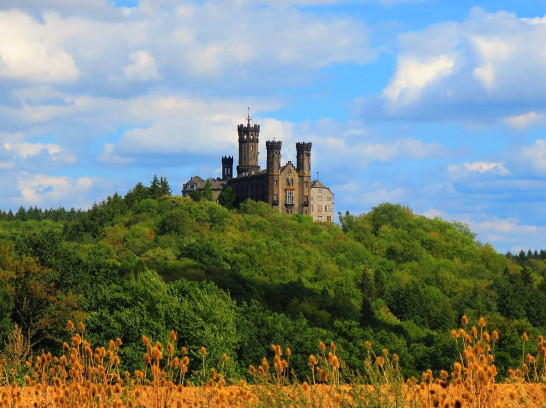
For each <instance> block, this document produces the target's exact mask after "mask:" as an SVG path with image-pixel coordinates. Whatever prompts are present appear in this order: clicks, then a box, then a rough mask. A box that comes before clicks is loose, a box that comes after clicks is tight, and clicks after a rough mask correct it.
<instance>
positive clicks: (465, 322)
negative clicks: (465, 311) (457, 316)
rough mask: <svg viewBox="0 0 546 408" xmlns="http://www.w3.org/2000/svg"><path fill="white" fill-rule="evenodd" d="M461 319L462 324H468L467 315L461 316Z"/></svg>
mask: <svg viewBox="0 0 546 408" xmlns="http://www.w3.org/2000/svg"><path fill="white" fill-rule="evenodd" d="M461 321H462V322H463V324H464V325H467V324H468V317H466V315H464V316H463V318H462V319H461Z"/></svg>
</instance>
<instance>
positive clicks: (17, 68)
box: [0, 10, 80, 83]
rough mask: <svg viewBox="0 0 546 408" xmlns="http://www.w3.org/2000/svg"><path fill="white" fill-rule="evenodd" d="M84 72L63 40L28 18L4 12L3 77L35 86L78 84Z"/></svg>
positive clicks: (0, 32)
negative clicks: (66, 48)
mask: <svg viewBox="0 0 546 408" xmlns="http://www.w3.org/2000/svg"><path fill="white" fill-rule="evenodd" d="M79 75H80V72H79V70H78V68H77V67H76V64H75V62H74V59H73V57H72V56H71V55H70V54H69V53H67V52H66V51H65V49H64V48H63V44H62V38H60V36H58V35H57V34H56V33H55V32H54V31H53V30H51V27H48V25H47V23H45V24H40V23H37V22H36V21H34V20H33V19H32V18H31V17H29V16H28V15H27V14H24V13H22V12H20V11H17V10H13V11H9V12H0V77H5V78H9V79H18V80H28V81H32V82H53V83H64V82H74V81H76V80H77V79H78V77H79Z"/></svg>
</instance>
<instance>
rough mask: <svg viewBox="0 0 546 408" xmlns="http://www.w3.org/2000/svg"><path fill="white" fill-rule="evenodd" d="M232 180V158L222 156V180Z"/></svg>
mask: <svg viewBox="0 0 546 408" xmlns="http://www.w3.org/2000/svg"><path fill="white" fill-rule="evenodd" d="M231 178H233V156H222V180H229V179H231Z"/></svg>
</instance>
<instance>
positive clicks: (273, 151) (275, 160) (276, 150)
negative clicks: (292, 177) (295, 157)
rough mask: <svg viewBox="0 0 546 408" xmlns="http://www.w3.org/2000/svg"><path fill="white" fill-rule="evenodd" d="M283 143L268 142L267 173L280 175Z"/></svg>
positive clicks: (266, 145)
mask: <svg viewBox="0 0 546 408" xmlns="http://www.w3.org/2000/svg"><path fill="white" fill-rule="evenodd" d="M281 146H282V142H281V141H278V142H276V141H274V140H273V141H271V140H268V141H267V142H265V147H266V149H267V172H268V173H275V174H279V171H280V169H281Z"/></svg>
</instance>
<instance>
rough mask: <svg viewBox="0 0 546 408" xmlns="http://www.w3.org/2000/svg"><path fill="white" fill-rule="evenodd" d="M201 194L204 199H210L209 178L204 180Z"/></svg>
mask: <svg viewBox="0 0 546 408" xmlns="http://www.w3.org/2000/svg"><path fill="white" fill-rule="evenodd" d="M202 196H203V198H204V199H205V200H207V201H212V188H211V186H210V181H209V180H207V181H206V182H205V189H204V190H203V193H202Z"/></svg>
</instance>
